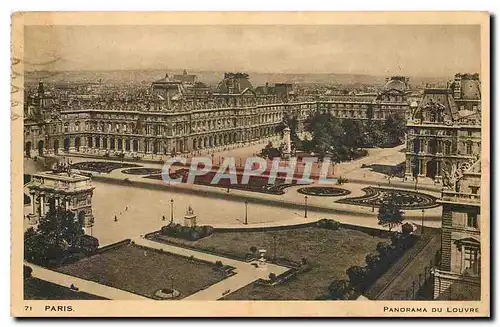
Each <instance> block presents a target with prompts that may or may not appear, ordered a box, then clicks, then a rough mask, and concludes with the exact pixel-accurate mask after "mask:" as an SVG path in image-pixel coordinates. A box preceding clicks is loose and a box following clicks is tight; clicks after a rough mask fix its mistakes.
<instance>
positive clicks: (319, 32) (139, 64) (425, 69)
mask: <svg viewBox="0 0 500 327" xmlns="http://www.w3.org/2000/svg"><path fill="white" fill-rule="evenodd" d="M24 46H25V52H24V62H25V64H26V66H25V67H26V70H28V71H32V70H48V71H67V70H76V71H79V70H82V71H93V70H164V71H166V72H171V71H181V70H182V69H187V70H188V71H242V72H255V73H283V74H329V73H334V74H355V75H375V76H388V75H406V76H416V77H441V76H451V75H453V74H454V73H456V72H480V61H481V53H480V51H481V49H480V27H479V26H478V25H477V26H476V25H462V26H455V25H439V26H438V25H424V26H422V25H418V26H417V25H412V26H409V25H397V26H396V25H392V26H387V25H385V26H384V25H377V26H336V25H319V26H310V25H307V26H298V25H293V26H292V25H273V26H267V25H265V26H255V25H252V26H225V25H221V26H219V25H217V26H215V25H211V26H29V27H26V28H25V44H24Z"/></svg>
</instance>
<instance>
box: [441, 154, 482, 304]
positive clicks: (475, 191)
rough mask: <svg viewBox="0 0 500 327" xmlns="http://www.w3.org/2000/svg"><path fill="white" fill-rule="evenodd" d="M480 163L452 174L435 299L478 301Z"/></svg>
mask: <svg viewBox="0 0 500 327" xmlns="http://www.w3.org/2000/svg"><path fill="white" fill-rule="evenodd" d="M480 193H481V160H478V161H476V162H475V163H474V164H473V165H472V166H470V167H469V168H466V169H464V170H463V171H462V170H455V171H454V172H453V177H452V178H451V179H450V181H449V183H448V184H447V185H446V188H445V189H443V192H442V196H441V200H440V201H439V203H441V205H442V206H443V217H442V232H441V260H440V265H439V266H438V267H437V268H436V269H435V270H434V298H435V299H442V300H480V299H481V243H480V241H481V238H480V236H481V235H480V227H481V225H480V222H481V196H480Z"/></svg>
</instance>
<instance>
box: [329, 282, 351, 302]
mask: <svg viewBox="0 0 500 327" xmlns="http://www.w3.org/2000/svg"><path fill="white" fill-rule="evenodd" d="M350 290H351V284H350V283H349V281H348V280H345V279H341V280H340V279H337V280H334V281H333V282H332V283H331V284H330V285H329V286H328V293H329V294H330V298H331V299H332V300H345V299H347V296H348V293H349V291H350Z"/></svg>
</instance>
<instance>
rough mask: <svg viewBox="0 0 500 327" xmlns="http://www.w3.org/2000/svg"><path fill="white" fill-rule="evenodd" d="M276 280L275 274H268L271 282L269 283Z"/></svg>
mask: <svg viewBox="0 0 500 327" xmlns="http://www.w3.org/2000/svg"><path fill="white" fill-rule="evenodd" d="M276 279H277V277H276V274H275V273H270V274H269V280H270V281H271V283H274V282H275V281H276Z"/></svg>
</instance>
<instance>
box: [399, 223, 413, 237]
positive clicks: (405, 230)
mask: <svg viewBox="0 0 500 327" xmlns="http://www.w3.org/2000/svg"><path fill="white" fill-rule="evenodd" d="M401 233H402V234H403V235H404V236H408V235H410V234H411V233H413V226H412V224H409V223H404V224H403V225H402V226H401Z"/></svg>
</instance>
